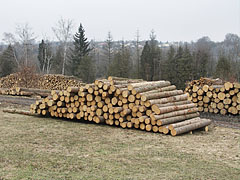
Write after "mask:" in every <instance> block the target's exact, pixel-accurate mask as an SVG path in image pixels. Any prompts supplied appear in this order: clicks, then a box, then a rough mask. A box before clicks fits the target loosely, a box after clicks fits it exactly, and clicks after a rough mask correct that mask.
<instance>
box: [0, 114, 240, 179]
mask: <svg viewBox="0 0 240 180" xmlns="http://www.w3.org/2000/svg"><path fill="white" fill-rule="evenodd" d="M0 117H1V118H0V133H1V135H0V179H16V180H19V179H44V180H45V179H147V180H149V179H231V180H232V179H236V180H237V179H240V149H239V148H240V147H239V143H240V142H239V137H240V130H237V129H228V128H220V127H212V128H211V129H210V131H209V132H208V133H205V132H202V131H198V132H194V134H193V135H190V134H186V135H183V136H178V137H171V136H166V135H161V134H154V133H147V132H143V131H139V130H130V129H121V128H114V127H109V126H104V125H102V126H99V125H95V124H87V123H78V122H69V121H61V120H58V119H51V118H48V119H47V118H37V117H29V116H22V115H15V114H7V113H3V112H2V111H0Z"/></svg>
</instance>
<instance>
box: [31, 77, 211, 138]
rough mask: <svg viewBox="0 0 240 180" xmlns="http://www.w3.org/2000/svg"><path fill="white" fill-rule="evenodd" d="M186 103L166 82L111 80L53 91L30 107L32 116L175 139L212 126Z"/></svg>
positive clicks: (116, 78) (182, 94) (188, 102)
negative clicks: (100, 125) (93, 124)
mask: <svg viewBox="0 0 240 180" xmlns="http://www.w3.org/2000/svg"><path fill="white" fill-rule="evenodd" d="M187 99H188V96H187V94H184V93H183V91H182V90H176V86H174V85H171V83H170V82H169V81H152V82H147V81H143V80H142V79H127V78H119V77H111V76H110V77H108V79H100V80H96V81H95V82H94V83H93V84H87V85H85V86H82V87H68V88H67V90H61V91H52V92H51V96H48V97H46V98H43V99H42V100H40V101H36V103H35V104H32V105H31V113H37V114H39V115H49V116H52V117H60V118H62V117H63V118H68V119H79V120H85V121H93V122H95V123H97V124H99V123H104V124H108V125H110V126H113V125H114V126H120V127H122V128H136V129H141V130H145V131H152V132H161V133H164V134H168V133H171V134H172V135H173V136H175V135H179V134H182V133H185V132H190V131H192V130H195V129H198V128H203V127H206V126H208V125H209V124H210V123H211V121H210V120H208V119H200V118H199V113H198V108H197V107H196V106H195V104H193V103H192V102H191V101H188V100H187Z"/></svg>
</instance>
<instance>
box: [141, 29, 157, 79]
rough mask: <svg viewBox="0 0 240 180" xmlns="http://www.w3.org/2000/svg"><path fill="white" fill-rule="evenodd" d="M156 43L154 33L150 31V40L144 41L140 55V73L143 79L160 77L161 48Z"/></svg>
mask: <svg viewBox="0 0 240 180" xmlns="http://www.w3.org/2000/svg"><path fill="white" fill-rule="evenodd" d="M157 43H158V42H157V40H156V35H155V34H154V31H152V32H151V34H150V40H149V41H147V42H146V43H145V45H144V48H143V51H142V55H141V74H142V78H143V79H146V80H151V81H152V80H157V79H159V78H160V75H161V68H160V64H161V62H160V60H161V50H160V48H159V47H158V44H157Z"/></svg>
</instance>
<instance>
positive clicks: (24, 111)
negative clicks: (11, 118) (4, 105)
mask: <svg viewBox="0 0 240 180" xmlns="http://www.w3.org/2000/svg"><path fill="white" fill-rule="evenodd" d="M3 112H7V113H13V114H22V115H28V116H36V114H35V113H32V112H30V111H26V110H20V109H3ZM40 114H41V111H40Z"/></svg>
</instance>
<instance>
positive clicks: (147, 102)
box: [145, 94, 188, 107]
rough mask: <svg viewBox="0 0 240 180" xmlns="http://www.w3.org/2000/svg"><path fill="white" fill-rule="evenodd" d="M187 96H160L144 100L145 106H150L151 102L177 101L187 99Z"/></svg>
mask: <svg viewBox="0 0 240 180" xmlns="http://www.w3.org/2000/svg"><path fill="white" fill-rule="evenodd" d="M187 99H188V96H187V94H182V95H177V96H172V97H168V98H162V99H153V100H149V101H146V102H145V106H146V107H150V106H151V105H153V104H164V103H169V102H177V101H184V100H187Z"/></svg>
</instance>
